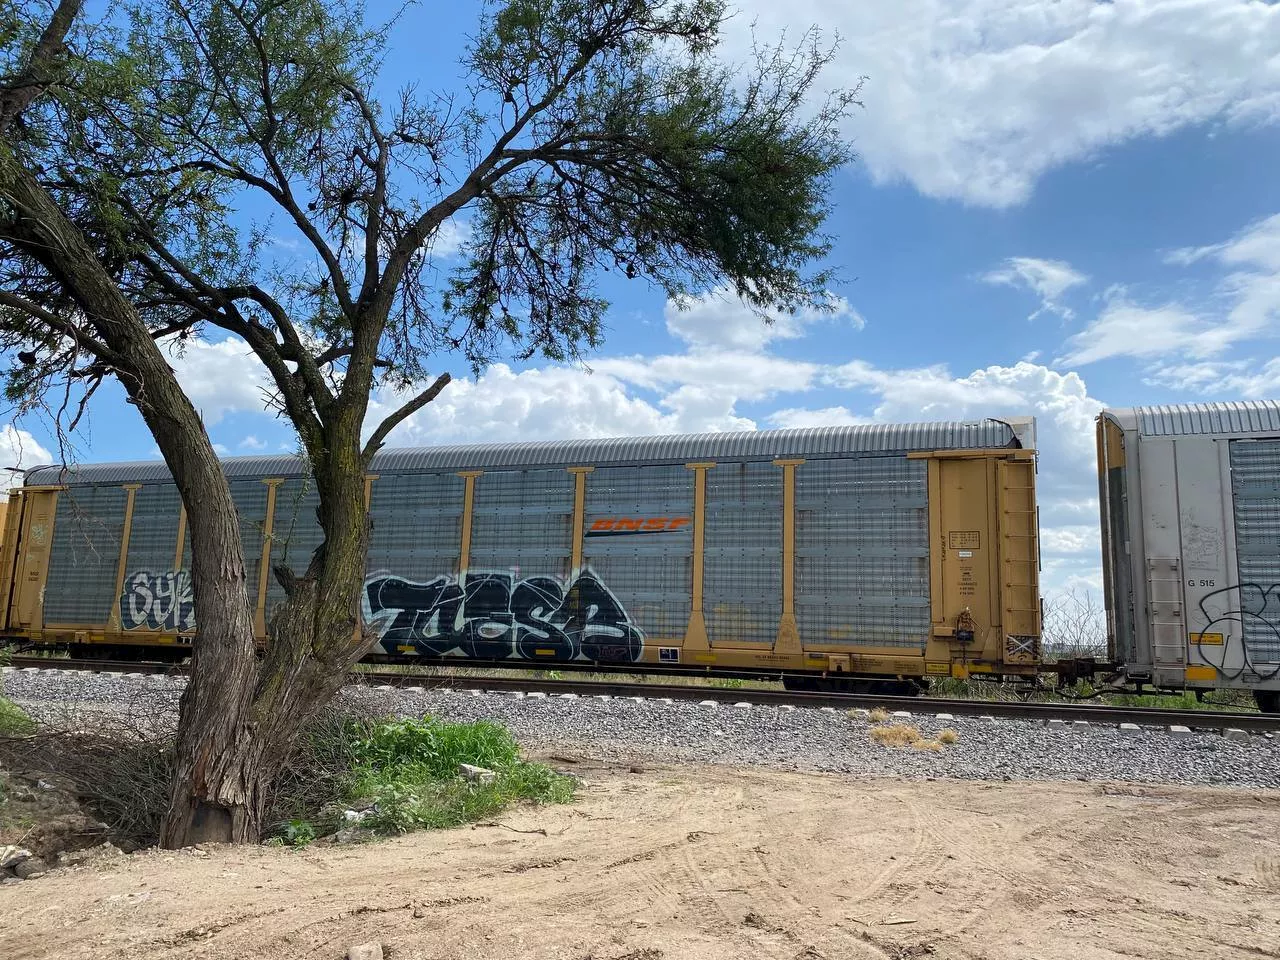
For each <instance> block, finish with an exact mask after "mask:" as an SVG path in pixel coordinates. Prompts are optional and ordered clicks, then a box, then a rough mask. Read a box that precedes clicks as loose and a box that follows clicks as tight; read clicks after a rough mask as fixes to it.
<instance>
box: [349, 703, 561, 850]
mask: <svg viewBox="0 0 1280 960" xmlns="http://www.w3.org/2000/svg"><path fill="white" fill-rule="evenodd" d="M353 752H354V755H355V759H356V763H355V765H354V766H353V767H352V769H351V772H350V775H349V777H348V778H347V780H346V783H345V784H344V797H345V799H346V800H347V801H349V802H353V803H357V804H361V805H364V806H365V808H366V811H367V813H366V815H365V816H364V817H363V818H362V820H361V826H363V827H368V828H371V829H373V830H374V831H376V832H378V833H392V834H394V833H406V832H408V831H410V830H417V829H432V828H439V827H452V826H457V825H458V824H462V823H468V822H470V821H473V820H479V819H481V818H483V817H486V816H490V815H492V814H494V813H496V812H498V811H499V810H502V809H504V808H505V807H508V806H510V805H511V804H513V803H517V802H519V801H522V800H523V801H531V802H534V803H567V802H568V801H570V800H571V799H573V794H574V787H575V784H574V781H573V779H572V778H570V777H566V776H563V775H561V774H558V773H556V772H555V771H553V770H551V769H550V768H549V767H547V766H545V765H543V764H540V763H530V762H528V761H525V760H522V759H521V758H520V748H519V745H518V744H517V743H516V740H515V738H514V737H513V736H512V735H511V733H510V731H508V730H507V729H506V727H503V726H500V725H499V724H496V723H491V722H489V721H487V720H480V721H476V722H475V723H445V722H443V721H440V720H436V719H433V718H431V717H424V718H422V719H420V720H386V721H383V722H381V723H378V724H377V725H375V726H374V727H373V729H372V730H371V731H370V732H369V735H368V736H366V737H364V738H362V739H360V740H358V741H357V742H356V743H355V744H354V750H353ZM462 764H470V765H472V766H476V767H484V768H485V769H487V770H491V771H493V774H494V776H493V777H492V778H486V779H485V780H479V781H473V780H468V779H466V778H464V777H462V776H461V775H460V767H461V765H462Z"/></svg>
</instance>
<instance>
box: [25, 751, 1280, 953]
mask: <svg viewBox="0 0 1280 960" xmlns="http://www.w3.org/2000/svg"><path fill="white" fill-rule="evenodd" d="M574 769H577V770H578V772H579V773H580V775H582V776H583V777H584V779H585V785H584V787H583V790H582V795H581V799H580V801H578V802H576V803H574V804H571V805H568V806H562V807H548V808H532V809H522V810H518V811H513V812H510V813H509V814H507V815H506V816H504V817H503V818H502V819H501V822H500V824H494V825H484V826H478V827H472V828H462V829H458V830H451V831H447V832H436V833H425V834H418V835H414V836H409V837H405V838H402V839H399V840H394V841H388V842H384V843H376V844H370V845H362V846H355V847H325V846H313V847H311V848H308V849H305V850H300V851H291V850H281V849H271V848H252V849H234V848H215V849H213V850H211V851H210V852H208V853H202V852H191V851H184V852H181V853H177V854H174V853H165V852H159V851H149V852H146V853H143V854H139V855H135V856H132V857H121V858H119V859H116V860H115V861H113V862H106V863H98V864H93V865H86V866H80V867H74V868H69V869H63V870H59V871H55V872H53V873H51V874H49V875H47V876H45V877H44V878H42V879H39V880H33V881H29V882H27V883H24V884H14V885H5V886H2V887H0V957H5V958H8V960H26V958H37V957H57V958H59V960H67V958H74V957H111V958H134V957H138V958H154V957H166V958H169V957H173V958H177V957H184V958H188V957H207V958H253V960H266V958H271V960H276V958H309V957H317V958H340V957H344V956H345V951H346V948H347V947H348V946H349V945H351V944H354V943H361V942H365V941H369V940H379V941H382V942H383V943H384V944H385V945H386V948H387V956H388V957H389V958H392V960H409V958H422V960H426V958H439V960H444V958H468V960H470V958H476V960H487V958H500V960H513V958H522V957H537V958H571V960H624V958H625V960H660V958H670V960H674V958H693V960H704V958H705V960H711V958H731V957H732V958H739V957H743V958H748V957H750V958H755V957H771V958H772V957H776V958H786V960H793V958H795V960H819V958H828V960H835V958H843V957H852V958H893V960H897V958H915V957H937V958H951V957H964V958H977V957H982V958H992V960H996V958H1000V960H1004V958H1007V960H1059V958H1061V960H1091V958H1101V957H1125V958H1133V957H1151V958H1157V957H1159V958H1167V957H1280V794H1276V793H1267V792H1260V791H1236V790H1213V789H1187V788H1153V787H1131V786H1102V785H1098V784H1083V783H1059V784H1049V783H1017V782H1013V783H996V784H989V783H971V782H958V781H937V782H908V781H903V780H895V779H860V778H855V777H848V776H824V775H812V774H793V773H782V772H777V771H769V770H761V769H727V768H705V767H698V768H694V767H672V768H648V769H645V770H643V771H641V772H638V773H635V772H630V771H628V770H627V769H626V768H617V767H612V768H607V767H603V766H598V765H592V764H591V763H589V762H583V763H579V764H577V765H575V768H574ZM544 831H545V835H543V832H544Z"/></svg>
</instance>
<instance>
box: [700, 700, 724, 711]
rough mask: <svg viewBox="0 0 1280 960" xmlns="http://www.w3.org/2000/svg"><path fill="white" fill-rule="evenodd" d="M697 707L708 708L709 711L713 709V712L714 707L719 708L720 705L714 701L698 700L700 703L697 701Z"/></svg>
mask: <svg viewBox="0 0 1280 960" xmlns="http://www.w3.org/2000/svg"><path fill="white" fill-rule="evenodd" d="M698 706H700V707H710V708H711V709H713V710H714V709H715V708H716V707H718V706H720V704H718V703H717V702H716V701H714V700H700V701H698Z"/></svg>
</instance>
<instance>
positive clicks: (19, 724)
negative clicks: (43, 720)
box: [0, 697, 36, 737]
mask: <svg viewBox="0 0 1280 960" xmlns="http://www.w3.org/2000/svg"><path fill="white" fill-rule="evenodd" d="M35 729H36V724H35V721H34V720H32V719H31V718H30V717H28V716H27V715H26V713H25V712H23V710H22V708H21V707H19V706H18V705H17V704H16V703H14V702H13V701H11V700H6V699H5V698H4V697H0V737H21V736H26V735H27V734H29V733H34V732H35Z"/></svg>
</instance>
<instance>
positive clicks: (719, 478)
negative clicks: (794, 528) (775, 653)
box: [702, 463, 782, 644]
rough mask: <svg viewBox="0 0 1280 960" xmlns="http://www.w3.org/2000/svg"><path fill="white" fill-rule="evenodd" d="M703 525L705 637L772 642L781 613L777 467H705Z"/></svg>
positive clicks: (779, 475)
mask: <svg viewBox="0 0 1280 960" xmlns="http://www.w3.org/2000/svg"><path fill="white" fill-rule="evenodd" d="M703 530H704V533H703V536H704V546H703V549H704V555H705V558H706V559H705V561H704V565H703V575H702V584H703V615H704V617H705V619H706V626H707V639H708V640H710V642H711V643H712V644H715V643H719V642H733V641H735V640H741V641H753V642H762V643H771V642H773V641H774V640H775V639H777V636H778V622H779V620H780V619H781V617H782V468H781V467H777V466H774V465H773V464H772V463H721V464H719V465H717V466H716V467H714V468H712V469H710V470H708V471H707V502H706V519H705V521H704V528H703Z"/></svg>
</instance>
